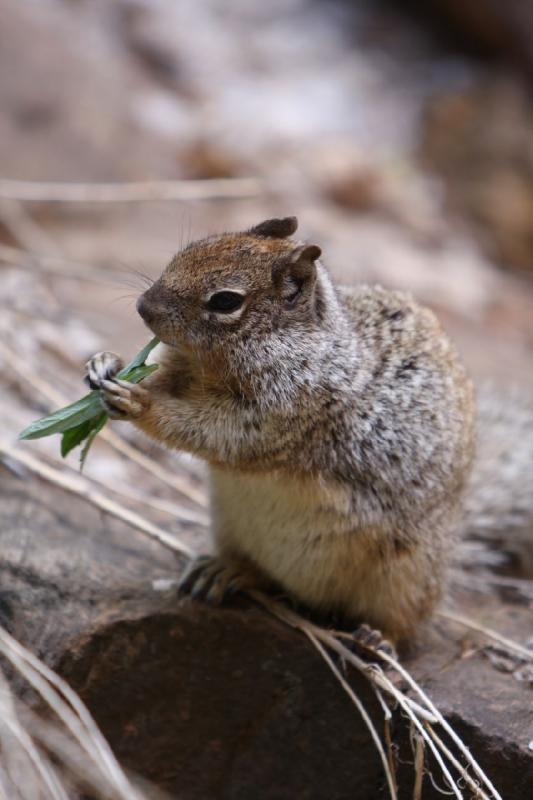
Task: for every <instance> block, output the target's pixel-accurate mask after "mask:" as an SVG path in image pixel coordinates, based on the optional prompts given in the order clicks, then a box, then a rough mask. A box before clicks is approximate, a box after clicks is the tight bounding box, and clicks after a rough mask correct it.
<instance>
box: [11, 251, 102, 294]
mask: <svg viewBox="0 0 533 800" xmlns="http://www.w3.org/2000/svg"><path fill="white" fill-rule="evenodd" d="M0 261H2V262H3V263H5V264H9V265H11V266H15V267H18V268H19V269H24V270H31V271H32V272H38V273H39V274H44V275H51V276H53V277H58V278H65V279H66V280H74V281H85V282H88V283H97V284H102V283H105V284H108V283H109V270H107V269H102V268H101V267H96V266H94V264H84V263H83V262H80V261H73V260H71V259H68V258H62V257H58V256H48V255H42V253H37V252H35V251H32V252H27V251H26V250H19V249H18V248H16V247H9V245H5V244H0Z"/></svg>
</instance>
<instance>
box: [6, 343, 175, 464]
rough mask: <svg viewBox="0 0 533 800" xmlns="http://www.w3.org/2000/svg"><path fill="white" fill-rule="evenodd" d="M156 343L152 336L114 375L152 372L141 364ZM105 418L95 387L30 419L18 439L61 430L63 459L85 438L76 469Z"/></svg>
mask: <svg viewBox="0 0 533 800" xmlns="http://www.w3.org/2000/svg"><path fill="white" fill-rule="evenodd" d="M158 344H159V339H158V338H157V337H154V338H153V339H152V340H151V341H150V342H148V344H147V345H146V346H145V347H143V349H142V350H141V351H140V353H137V355H136V356H135V358H134V359H133V360H132V361H130V363H129V364H127V365H126V366H125V367H124V369H122V370H120V372H119V373H118V374H117V377H118V378H120V379H121V380H125V381H129V382H130V383H140V382H141V381H142V380H144V378H146V377H147V376H148V375H151V374H152V372H155V370H156V369H157V368H158V365H157V364H145V363H144V362H145V361H146V358H147V357H148V355H149V353H151V351H152V350H153V349H154V347H156V345H158ZM107 420H108V416H107V414H106V412H105V411H103V409H102V403H101V400H100V392H99V391H98V390H97V389H95V390H93V391H92V392H89V394H86V395H85V396H84V397H82V398H80V399H79V400H76V402H75V403H71V404H70V405H68V406H65V407H64V408H60V409H58V410H57V411H54V412H53V414H49V415H48V416H47V417H42V418H41V419H38V420H36V421H35V422H32V424H31V425H29V426H28V427H27V428H25V430H23V431H22V433H21V434H20V435H19V439H40V438H42V437H43V436H51V435H52V434H53V433H62V434H63V436H62V438H61V455H62V456H63V458H65V456H66V455H68V453H70V451H71V450H72V449H73V448H74V447H77V446H78V445H79V444H81V443H82V442H83V441H85V444H84V446H83V449H82V451H81V456H80V469H82V468H83V465H84V463H85V460H86V458H87V454H88V452H89V449H90V447H91V445H92V443H93V441H94V439H95V436H96V435H97V434H98V433H99V432H100V431H101V430H102V428H103V427H104V425H105V424H106V422H107Z"/></svg>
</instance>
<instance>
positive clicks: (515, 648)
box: [438, 611, 533, 661]
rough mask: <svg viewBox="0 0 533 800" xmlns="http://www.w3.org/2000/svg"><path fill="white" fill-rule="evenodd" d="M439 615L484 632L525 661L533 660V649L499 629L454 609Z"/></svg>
mask: <svg viewBox="0 0 533 800" xmlns="http://www.w3.org/2000/svg"><path fill="white" fill-rule="evenodd" d="M438 616H439V617H442V619H447V620H450V621H451V622H456V623H457V624H458V625H462V626H463V627H465V628H468V629H469V630H471V631H476V632H477V633H482V634H483V635H484V636H486V637H487V638H488V639H492V640H493V641H494V642H497V643H498V644H500V645H502V647H504V648H505V649H506V650H509V651H510V652H511V653H514V654H515V655H517V656H520V658H521V659H523V660H524V661H533V650H530V649H529V648H527V647H523V646H522V645H521V644H518V642H514V641H513V640H512V639H507V638H506V637H505V636H502V635H501V634H499V633H498V632H497V631H494V630H492V628H486V627H485V626H484V625H480V624H479V623H478V622H475V621H474V620H473V619H469V618H468V617H463V616H462V615H461V614H455V613H454V612H452V611H439V612H438Z"/></svg>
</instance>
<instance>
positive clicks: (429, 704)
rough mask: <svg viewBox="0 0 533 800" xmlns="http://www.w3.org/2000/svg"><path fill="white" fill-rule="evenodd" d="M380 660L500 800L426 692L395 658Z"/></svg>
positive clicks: (386, 656)
mask: <svg viewBox="0 0 533 800" xmlns="http://www.w3.org/2000/svg"><path fill="white" fill-rule="evenodd" d="M382 658H383V659H384V660H385V661H386V662H387V663H388V664H390V666H391V667H393V668H394V669H395V670H396V671H397V672H398V673H399V674H400V675H401V676H402V678H403V679H404V680H405V681H407V683H408V684H409V686H410V687H411V689H412V690H413V691H414V692H416V694H417V695H418V696H419V697H420V698H421V700H423V702H424V704H425V706H426V707H427V708H428V709H429V711H430V712H431V713H432V714H433V715H434V717H435V719H436V720H437V721H438V723H439V725H441V726H442V728H443V729H444V730H445V731H446V733H447V734H448V736H450V738H451V739H452V740H453V742H454V743H455V744H456V745H457V747H458V749H459V750H460V751H461V753H462V754H463V755H464V756H465V758H466V760H467V761H468V763H469V764H470V765H471V766H472V768H473V770H474V771H475V773H476V774H477V775H478V777H479V778H480V780H481V781H483V783H484V784H485V785H486V787H487V789H489V791H490V792H491V794H492V796H493V797H494V798H496V800H502V797H501V795H500V794H499V792H498V791H497V789H496V788H495V786H494V785H493V784H492V782H491V780H490V779H489V778H488V776H487V775H486V774H485V772H484V771H483V770H482V768H481V767H480V765H479V764H478V762H477V761H476V759H475V758H474V757H473V755H472V754H471V752H470V750H469V749H468V747H466V745H465V744H464V742H463V740H462V739H461V738H460V737H459V736H458V735H457V734H456V733H455V731H454V730H453V728H452V726H451V725H450V724H449V723H448V722H447V721H446V720H445V719H444V717H443V716H442V714H441V712H440V711H439V709H438V708H437V707H436V705H435V704H434V703H433V701H432V700H431V699H430V698H429V697H428V695H427V694H426V692H424V690H423V689H422V687H421V686H420V685H419V684H418V683H417V682H416V681H415V680H414V678H413V677H412V675H411V674H410V673H409V672H408V671H407V670H406V669H404V667H402V665H401V664H400V663H398V661H397V660H396V659H395V658H392V657H391V656H389V655H387V653H382Z"/></svg>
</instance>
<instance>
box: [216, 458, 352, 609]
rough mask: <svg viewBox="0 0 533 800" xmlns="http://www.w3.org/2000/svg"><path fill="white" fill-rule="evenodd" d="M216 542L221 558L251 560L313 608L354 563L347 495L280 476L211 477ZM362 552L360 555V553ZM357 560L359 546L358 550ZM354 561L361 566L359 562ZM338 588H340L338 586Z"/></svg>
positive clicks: (223, 474) (319, 484)
mask: <svg viewBox="0 0 533 800" xmlns="http://www.w3.org/2000/svg"><path fill="white" fill-rule="evenodd" d="M211 485H212V512H213V535H214V538H215V542H216V543H217V545H218V547H219V548H220V549H221V550H222V551H224V550H229V551H230V552H231V551H233V552H236V553H240V554H244V555H246V556H248V557H249V558H250V559H251V560H252V561H253V562H254V563H255V564H257V565H258V566H259V567H260V568H261V569H262V570H263V571H264V572H265V573H266V574H267V575H269V576H270V577H271V578H274V579H275V580H276V581H278V582H279V583H281V584H282V585H284V586H285V587H286V588H287V589H289V590H290V591H292V592H293V593H294V594H296V595H298V596H300V597H302V599H306V600H309V599H311V598H310V597H309V595H310V593H311V594H312V595H313V599H315V600H316V602H317V603H318V604H320V603H321V600H322V597H323V596H325V595H328V596H331V593H332V592H333V593H335V588H334V587H335V586H337V585H338V583H339V578H340V577H341V576H342V573H343V572H345V571H346V570H349V572H350V583H351V581H352V580H353V579H354V578H356V575H357V572H358V569H357V566H359V567H361V566H362V564H361V563H360V564H359V565H357V564H356V563H354V556H355V550H354V547H353V545H354V538H355V539H357V538H358V535H357V533H354V531H353V520H352V519H350V517H349V496H348V493H347V492H346V491H345V490H344V489H342V488H338V487H335V486H330V485H324V483H323V482H321V481H320V480H317V479H311V478H296V477H291V476H288V475H285V474H272V473H269V474H261V473H257V474H254V473H246V474H242V473H233V472H231V471H223V470H217V469H213V470H212V472H211ZM364 549H365V548H364V546H363V548H362V550H363V552H364ZM357 550H358V555H362V553H361V542H359V547H358V548H357ZM356 561H359V558H357V559H356ZM341 583H343V581H342V580H341Z"/></svg>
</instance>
